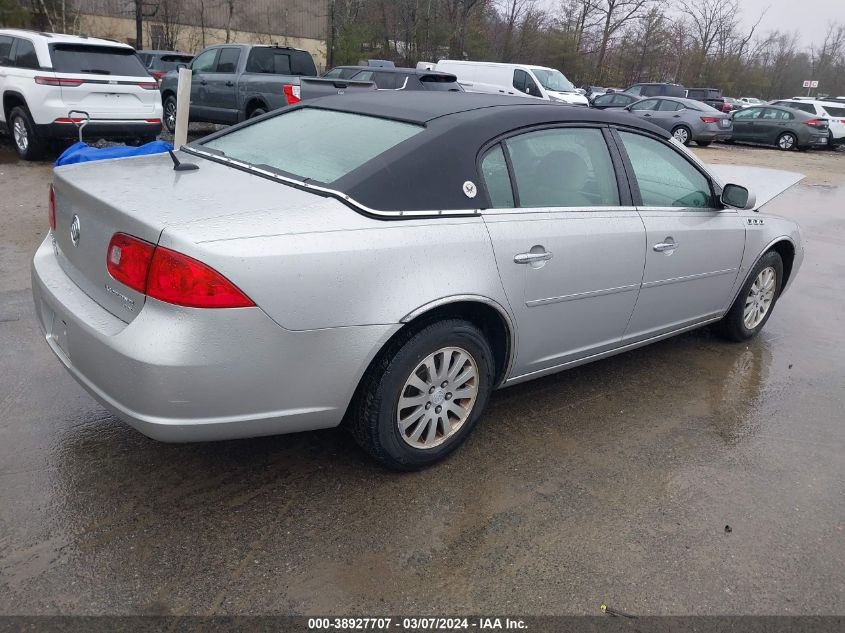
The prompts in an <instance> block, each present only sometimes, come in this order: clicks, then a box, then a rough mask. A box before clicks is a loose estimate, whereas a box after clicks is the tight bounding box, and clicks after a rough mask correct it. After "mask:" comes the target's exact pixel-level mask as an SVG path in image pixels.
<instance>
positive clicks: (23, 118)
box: [8, 106, 46, 160]
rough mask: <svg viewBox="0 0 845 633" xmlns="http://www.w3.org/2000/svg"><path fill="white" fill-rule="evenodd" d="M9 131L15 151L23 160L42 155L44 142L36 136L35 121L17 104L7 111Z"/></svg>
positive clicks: (37, 157)
mask: <svg viewBox="0 0 845 633" xmlns="http://www.w3.org/2000/svg"><path fill="white" fill-rule="evenodd" d="M8 124H9V133H10V134H11V136H12V144H13V145H14V146H15V151H16V152H17V153H18V156H20V157H21V158H22V159H23V160H38V159H39V158H41V157H42V156H43V155H44V149H45V147H46V142H45V140H44V139H43V138H41V137H40V136H38V132H37V131H36V129H35V123H34V122H33V121H32V117H31V116H29V112H28V111H27V109H26V108H24V107H21V106H17V107H14V108H12V110H11V112H9V121H8Z"/></svg>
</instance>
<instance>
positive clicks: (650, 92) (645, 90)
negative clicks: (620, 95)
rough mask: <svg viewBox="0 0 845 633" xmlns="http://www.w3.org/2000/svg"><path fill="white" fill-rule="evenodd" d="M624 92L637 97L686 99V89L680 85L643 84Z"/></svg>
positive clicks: (635, 85)
mask: <svg viewBox="0 0 845 633" xmlns="http://www.w3.org/2000/svg"><path fill="white" fill-rule="evenodd" d="M624 92H627V93H628V94H632V95H634V96H636V97H640V98H643V97H684V95H686V92H687V91H686V88H684V87H683V86H681V85H679V84H664V83H642V84H634V85H633V86H630V87H628V88H625V90H624Z"/></svg>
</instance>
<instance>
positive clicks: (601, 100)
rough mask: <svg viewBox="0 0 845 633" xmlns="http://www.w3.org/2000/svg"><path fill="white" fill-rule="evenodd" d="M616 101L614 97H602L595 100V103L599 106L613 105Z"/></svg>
mask: <svg viewBox="0 0 845 633" xmlns="http://www.w3.org/2000/svg"><path fill="white" fill-rule="evenodd" d="M615 100H616V97H614V96H613V95H601V96H600V97H596V98H595V99H593V103H595V104H598V105H606V104H609V103H613V102H614V101H615Z"/></svg>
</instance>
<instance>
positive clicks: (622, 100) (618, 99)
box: [613, 95, 634, 106]
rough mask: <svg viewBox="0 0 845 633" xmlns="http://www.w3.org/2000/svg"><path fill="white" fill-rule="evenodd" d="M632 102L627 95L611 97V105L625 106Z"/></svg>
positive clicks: (631, 98) (632, 99)
mask: <svg viewBox="0 0 845 633" xmlns="http://www.w3.org/2000/svg"><path fill="white" fill-rule="evenodd" d="M633 102H634V98H633V97H631V96H628V95H613V105H621V106H626V105H630V104H632V103H633Z"/></svg>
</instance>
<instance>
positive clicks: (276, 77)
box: [161, 44, 317, 132]
mask: <svg viewBox="0 0 845 633" xmlns="http://www.w3.org/2000/svg"><path fill="white" fill-rule="evenodd" d="M190 68H191V72H192V73H193V79H192V81H191V109H190V115H189V120H190V121H207V122H210V123H226V124H228V123H237V122H238V121H243V120H245V119H248V118H250V117H254V116H260V115H262V114H264V113H265V112H269V111H270V110H275V109H276V108H281V107H283V106H286V105H287V103H288V99H287V96H286V95H285V93H284V86H290V85H296V84H298V83H299V78H300V77H316V76H317V67H316V66H315V65H314V58H313V57H311V53H309V52H308V51H305V50H301V49H299V48H290V47H287V46H263V45H259V44H220V45H218V46H209V47H208V48H206V49H204V50H203V51H202V52H201V53H200V54H199V55H197V56H196V57H195V58H194V60H193V61H192V62H191V64H190ZM178 83H179V76H178V73H176V72H170V73H167V74H166V75H165V76H164V78H163V79H162V80H161V98H162V101H163V102H164V123H165V125H166V126H167V129H168V130H170V131H171V132H172V131H173V130H174V129H175V128H176V86H177V85H178Z"/></svg>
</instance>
